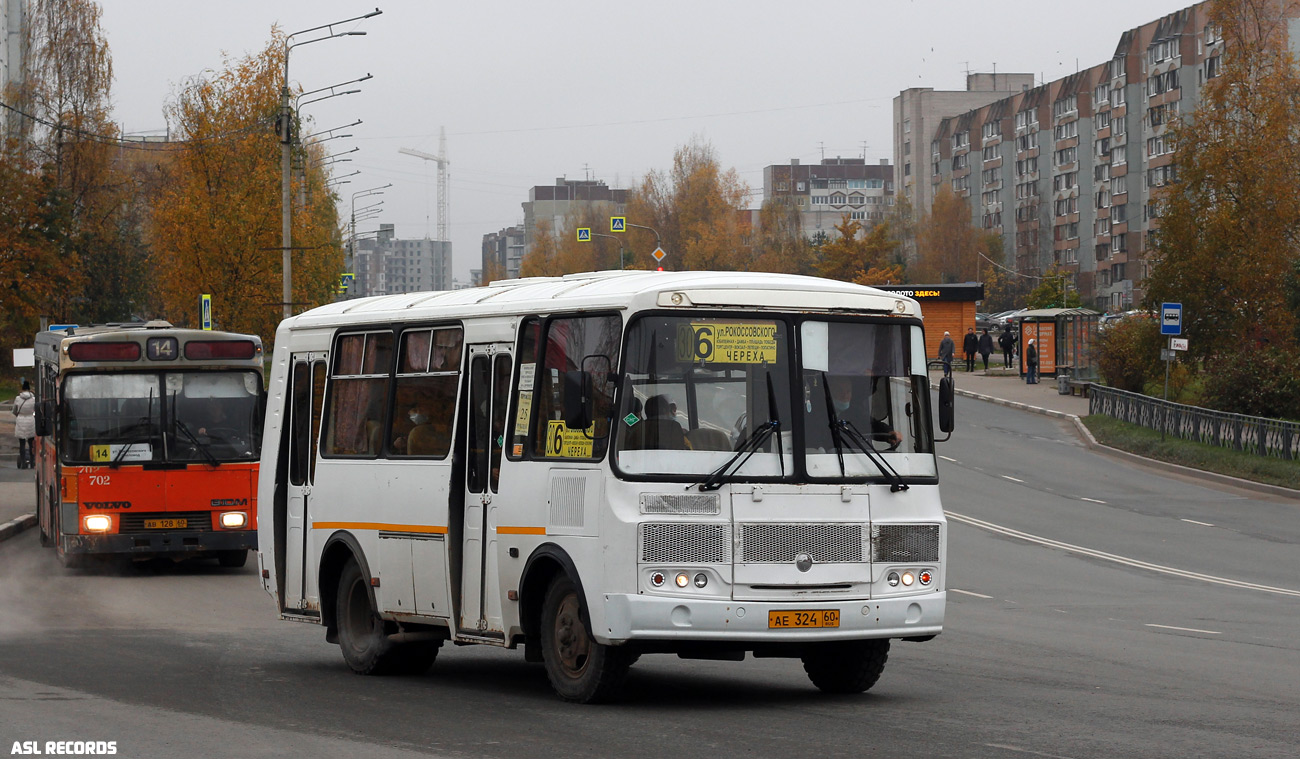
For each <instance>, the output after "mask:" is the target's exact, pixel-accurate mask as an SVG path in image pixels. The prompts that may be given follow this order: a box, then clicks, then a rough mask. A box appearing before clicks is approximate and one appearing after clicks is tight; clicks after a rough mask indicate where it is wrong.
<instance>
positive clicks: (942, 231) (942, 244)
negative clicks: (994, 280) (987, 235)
mask: <svg viewBox="0 0 1300 759" xmlns="http://www.w3.org/2000/svg"><path fill="white" fill-rule="evenodd" d="M980 234H981V233H980V231H979V230H977V229H975V226H974V225H973V224H972V223H971V211H970V204H969V203H968V202H967V200H966V199H965V198H962V197H958V195H957V194H956V193H954V192H953V191H952V189H951V188H949V187H947V186H944V187H941V188H940V189H939V191H938V192H936V193H935V195H934V201H933V203H932V204H931V206H930V213H929V214H927V215H926V216H924V217H923V218H921V219H920V220H919V221H918V222H917V225H916V267H915V269H914V270H913V274H912V279H914V280H915V281H917V282H922V283H929V284H943V283H947V282H971V281H974V280H975V278H976V277H977V276H978V275H979V261H980V258H979V255H978V254H977V250H979V247H980Z"/></svg>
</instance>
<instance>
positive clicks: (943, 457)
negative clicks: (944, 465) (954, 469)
mask: <svg viewBox="0 0 1300 759" xmlns="http://www.w3.org/2000/svg"><path fill="white" fill-rule="evenodd" d="M939 458H941V459H943V460H944V461H951V462H952V463H954V464H960V463H961V462H960V461H958V460H957V459H950V458H948V457H947V456H940V457H939Z"/></svg>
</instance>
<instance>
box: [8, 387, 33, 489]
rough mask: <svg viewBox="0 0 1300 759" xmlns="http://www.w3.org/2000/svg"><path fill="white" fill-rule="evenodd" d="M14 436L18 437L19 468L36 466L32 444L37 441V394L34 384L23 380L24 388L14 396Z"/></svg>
mask: <svg viewBox="0 0 1300 759" xmlns="http://www.w3.org/2000/svg"><path fill="white" fill-rule="evenodd" d="M13 414H14V416H16V417H18V418H17V419H15V420H14V437H16V438H18V468H19V469H32V468H34V467H35V466H36V454H35V453H34V452H33V450H32V445H33V444H34V443H35V442H36V396H34V395H32V385H31V383H30V382H28V381H27V380H23V390H22V392H21V393H19V394H18V397H17V398H14V407H13Z"/></svg>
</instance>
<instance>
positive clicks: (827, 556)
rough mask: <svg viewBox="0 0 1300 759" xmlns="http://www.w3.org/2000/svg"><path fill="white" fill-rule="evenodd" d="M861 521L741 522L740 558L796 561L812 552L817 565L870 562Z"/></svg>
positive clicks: (745, 560) (746, 560) (762, 561)
mask: <svg viewBox="0 0 1300 759" xmlns="http://www.w3.org/2000/svg"><path fill="white" fill-rule="evenodd" d="M862 532H863V525H861V524H782V523H769V522H755V523H751V524H742V525H740V561H741V562H743V563H746V564H786V563H792V562H794V560H795V559H796V558H797V557H798V556H799V554H808V556H809V557H811V558H812V560H813V562H814V563H817V564H846V563H861V562H864V561H866V560H867V559H866V556H865V553H866V551H865V549H864V546H863V540H862Z"/></svg>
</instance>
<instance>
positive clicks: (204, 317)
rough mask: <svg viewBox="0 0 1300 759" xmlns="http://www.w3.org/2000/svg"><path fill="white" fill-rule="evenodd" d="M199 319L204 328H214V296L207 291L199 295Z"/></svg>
mask: <svg viewBox="0 0 1300 759" xmlns="http://www.w3.org/2000/svg"><path fill="white" fill-rule="evenodd" d="M199 321H200V322H202V324H203V329H212V296H211V295H208V294H207V293H204V294H203V295H200V296H199Z"/></svg>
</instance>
